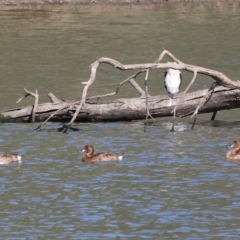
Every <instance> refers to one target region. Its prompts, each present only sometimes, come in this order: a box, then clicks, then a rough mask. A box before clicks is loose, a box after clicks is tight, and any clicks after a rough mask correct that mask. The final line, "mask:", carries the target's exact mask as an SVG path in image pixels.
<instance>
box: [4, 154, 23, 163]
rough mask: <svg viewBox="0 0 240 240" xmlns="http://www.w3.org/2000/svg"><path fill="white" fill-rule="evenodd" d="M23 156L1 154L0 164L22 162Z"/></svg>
mask: <svg viewBox="0 0 240 240" xmlns="http://www.w3.org/2000/svg"><path fill="white" fill-rule="evenodd" d="M22 156H23V155H20V154H17V153H10V154H0V164H9V163H12V162H18V163H21V162H22Z"/></svg>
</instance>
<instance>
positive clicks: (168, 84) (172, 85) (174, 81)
mask: <svg viewBox="0 0 240 240" xmlns="http://www.w3.org/2000/svg"><path fill="white" fill-rule="evenodd" d="M181 83H182V74H181V72H180V71H179V70H175V69H172V68H169V69H168V70H167V71H166V72H165V74H164V84H165V88H166V90H167V92H168V94H169V97H170V100H169V104H168V106H169V107H170V106H172V99H173V97H174V94H176V93H178V92H179V88H180V86H181Z"/></svg>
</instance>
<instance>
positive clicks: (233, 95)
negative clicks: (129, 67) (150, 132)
mask: <svg viewBox="0 0 240 240" xmlns="http://www.w3.org/2000/svg"><path fill="white" fill-rule="evenodd" d="M208 92H209V89H205V90H199V91H196V92H192V93H187V94H186V95H185V96H184V101H183V102H182V103H181V105H179V106H178V108H177V110H176V116H178V117H185V116H188V115H192V114H193V113H194V111H195V110H196V108H197V107H198V106H199V104H200V102H201V101H202V100H203V99H204V98H205V96H206V94H207V93H208ZM181 95H182V94H181V93H180V94H177V95H176V96H175V98H174V100H173V105H172V106H171V107H168V102H169V98H168V96H167V95H160V96H154V97H148V108H149V112H150V114H151V115H152V116H153V117H154V118H159V117H168V116H172V115H173V113H172V111H173V109H174V107H175V106H176V104H177V103H178V101H179V99H180V98H181ZM49 98H50V102H49V103H42V104H38V107H37V109H36V110H35V121H36V122H43V121H45V120H47V119H48V118H49V117H50V116H52V117H51V121H57V122H68V121H69V120H71V119H72V117H73V115H74V113H75V112H76V109H77V108H78V106H79V104H80V101H67V100H60V99H58V98H57V97H55V96H54V95H53V94H51V93H50V94H49ZM234 108H240V89H236V88H234V89H232V88H226V87H223V86H219V87H216V88H215V89H214V91H213V92H212V93H211V97H209V99H208V100H207V101H204V105H203V106H202V107H201V108H200V109H199V111H198V114H202V113H210V112H216V111H220V110H226V109H234ZM32 110H33V106H32V105H30V106H27V107H22V108H16V109H9V110H5V111H2V112H1V115H2V120H4V121H11V122H14V121H20V122H29V121H31V119H32ZM56 111H57V112H56ZM145 118H146V98H145V97H144V96H141V97H139V98H121V99H116V100H92V99H86V102H85V104H84V106H83V107H82V108H81V110H80V112H79V113H78V115H77V118H76V120H75V122H106V121H125V120H127V121H129V120H140V119H145Z"/></svg>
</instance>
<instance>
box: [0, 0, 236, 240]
mask: <svg viewBox="0 0 240 240" xmlns="http://www.w3.org/2000/svg"><path fill="white" fill-rule="evenodd" d="M26 8H27V7H26ZM53 10H54V11H50V10H49V9H47V8H46V9H41V8H39V7H35V9H34V11H33V10H29V9H28V10H27V9H25V10H21V11H1V12H0V28H1V31H0V34H1V38H0V52H1V54H0V63H1V64H0V76H1V81H0V86H1V95H0V109H1V110H3V109H8V108H15V107H17V106H24V105H28V104H32V99H24V100H23V101H22V102H21V103H19V104H18V105H17V104H16V101H17V100H18V99H19V98H20V97H22V96H23V94H24V93H23V89H24V88H27V89H28V90H30V91H35V89H38V91H39V93H40V101H41V102H46V101H48V98H47V94H48V93H49V92H52V93H54V94H55V95H56V96H57V97H59V98H63V99H79V98H80V97H81V91H82V88H83V86H82V85H81V82H82V81H86V80H88V78H89V74H90V68H89V65H90V64H91V63H92V62H94V61H95V59H96V58H97V57H102V56H105V57H111V58H114V59H116V60H118V61H120V62H121V63H124V64H125V63H126V64H127V63H129V64H131V63H146V62H153V61H155V60H156V58H157V57H158V55H159V54H160V52H161V51H162V48H163V47H164V48H165V49H167V50H169V51H171V52H172V53H173V54H174V55H175V56H176V57H178V58H179V59H180V60H182V61H183V62H186V63H189V64H194V65H199V66H203V67H207V68H212V69H215V70H218V71H221V72H223V73H225V74H226V75H227V76H228V77H229V78H231V79H233V80H235V79H239V76H240V69H239V65H240V56H239V52H240V35H239V31H238V29H239V22H240V7H239V5H237V4H221V3H218V4H200V5H198V4H172V5H171V4H164V5H158V6H155V7H153V6H138V7H137V6H124V7H123V6H122V7H116V6H115V7H114V6H100V7H99V6H95V7H92V8H90V7H89V6H70V5H69V6H66V7H57V6H56V7H55V8H54V9H53ZM166 60H167V59H166ZM130 73H132V72H121V71H118V70H116V69H112V68H111V67H110V66H101V67H100V68H99V73H98V75H97V80H96V82H95V83H94V85H92V86H91V88H90V90H89V94H90V95H96V94H103V93H108V92H112V91H113V90H114V89H115V86H116V85H117V84H118V83H119V82H120V81H121V80H123V79H125V78H126V77H127V76H129V75H130ZM163 73H164V70H156V71H151V72H150V75H149V91H150V94H152V95H154V94H155V95H157V94H165V89H164V85H163ZM183 78H184V82H183V86H182V88H181V89H182V90H183V89H184V87H186V86H187V84H188V82H189V81H190V80H191V74H189V73H185V72H183ZM138 81H139V82H140V84H143V78H142V77H140V78H139V80H138ZM211 82H212V80H211V79H209V78H207V77H202V76H199V77H198V78H197V81H196V83H195V84H194V86H193V87H192V89H191V90H192V91H193V90H197V89H204V88H207V87H209V86H210V85H211ZM132 96H137V95H136V93H135V92H134V91H133V90H132V89H131V88H130V85H126V86H124V87H123V88H122V89H121V91H120V93H119V95H118V96H117V97H132ZM210 118H211V114H206V115H200V116H199V117H198V120H197V124H196V126H195V129H194V130H191V122H192V120H191V119H190V118H185V119H178V123H177V125H176V132H175V133H171V132H169V129H170V128H171V118H163V119H158V122H157V124H156V125H154V126H148V127H147V128H146V131H143V123H142V121H139V122H138V121H134V122H119V123H97V124H93V123H84V124H81V123H77V124H75V125H74V126H75V127H76V128H77V129H78V131H74V132H70V133H69V134H62V133H59V132H55V131H53V130H54V129H57V128H58V127H60V126H61V123H54V124H49V125H47V126H46V127H45V128H44V129H45V130H46V131H41V132H36V131H34V130H33V129H34V128H35V127H36V126H37V124H13V123H1V124H0V132H1V136H0V142H1V148H0V151H1V152H20V153H25V154H26V155H25V156H24V160H23V163H22V164H21V165H17V164H12V165H10V166H1V167H0V223H1V231H0V238H1V239H238V238H239V235H240V227H239V224H238V221H239V220H240V203H239V198H240V166H239V163H236V162H231V161H227V160H226V159H225V154H226V152H227V151H228V148H227V146H228V145H230V143H231V142H232V141H233V140H234V139H237V138H239V130H240V114H239V109H236V110H230V111H222V112H219V113H218V114H217V117H216V120H215V121H210ZM86 144H92V145H93V146H94V147H95V150H96V152H99V151H114V152H124V158H123V160H122V161H119V162H108V163H103V164H91V165H89V164H85V163H82V162H81V154H79V153H78V151H79V150H81V149H82V148H83V146H84V145H86Z"/></svg>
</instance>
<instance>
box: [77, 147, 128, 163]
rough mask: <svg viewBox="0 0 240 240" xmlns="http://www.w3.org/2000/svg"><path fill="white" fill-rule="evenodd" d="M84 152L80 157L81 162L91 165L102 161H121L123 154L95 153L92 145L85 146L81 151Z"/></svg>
mask: <svg viewBox="0 0 240 240" xmlns="http://www.w3.org/2000/svg"><path fill="white" fill-rule="evenodd" d="M79 152H85V154H84V156H83V157H82V162H87V163H93V162H103V161H114V160H122V158H123V154H118V153H105V152H102V153H95V154H94V148H93V146H92V145H86V146H85V147H84V148H83V150H82V151H79Z"/></svg>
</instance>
